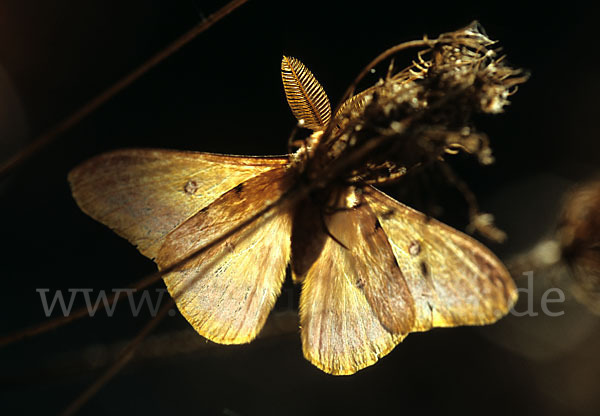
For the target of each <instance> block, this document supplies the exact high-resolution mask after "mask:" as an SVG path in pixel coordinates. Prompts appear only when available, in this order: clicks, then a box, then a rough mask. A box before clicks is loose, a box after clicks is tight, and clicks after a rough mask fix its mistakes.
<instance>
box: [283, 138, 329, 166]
mask: <svg viewBox="0 0 600 416" xmlns="http://www.w3.org/2000/svg"><path fill="white" fill-rule="evenodd" d="M322 136H323V131H322V130H319V131H315V132H314V133H313V134H311V135H310V136H308V137H307V138H305V139H302V140H297V141H295V142H294V145H297V146H298V150H296V151H295V152H294V153H292V155H291V157H290V161H291V162H292V166H293V167H294V168H296V169H298V171H299V172H304V169H305V168H306V163H307V162H308V160H310V159H311V158H312V156H313V154H314V152H315V149H316V148H317V145H318V144H319V141H320V140H321V137H322Z"/></svg>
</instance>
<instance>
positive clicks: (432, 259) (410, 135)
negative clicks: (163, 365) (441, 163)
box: [69, 23, 525, 375]
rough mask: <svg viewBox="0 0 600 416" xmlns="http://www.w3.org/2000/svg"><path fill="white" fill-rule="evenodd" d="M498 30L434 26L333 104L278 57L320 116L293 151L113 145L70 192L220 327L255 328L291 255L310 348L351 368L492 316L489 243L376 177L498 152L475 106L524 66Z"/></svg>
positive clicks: (499, 94)
mask: <svg viewBox="0 0 600 416" xmlns="http://www.w3.org/2000/svg"><path fill="white" fill-rule="evenodd" d="M493 44H494V42H492V41H491V40H490V39H488V37H487V36H486V35H485V34H484V33H483V32H482V31H481V29H480V27H479V25H478V24H477V23H473V24H471V25H470V26H468V27H466V28H464V29H461V30H458V31H456V32H451V33H447V34H443V35H441V36H440V37H438V38H437V39H435V40H427V39H425V40H423V41H422V42H420V43H419V45H420V46H421V47H422V50H421V51H420V52H419V53H418V55H417V59H416V61H415V62H413V64H412V65H410V66H409V67H408V68H406V69H404V70H401V71H396V69H395V68H394V67H393V66H392V65H390V68H389V71H388V73H387V75H386V76H385V77H384V78H383V79H381V80H380V81H379V82H378V83H376V84H375V85H373V86H371V87H370V88H367V89H366V90H364V91H362V92H361V93H358V94H356V95H354V96H352V97H351V98H349V99H347V100H346V101H345V102H343V103H342V105H340V106H339V109H338V110H337V111H336V112H335V113H332V110H331V106H330V104H329V100H328V98H327V95H326V94H325V92H324V90H323V88H322V87H321V85H320V84H319V83H318V82H317V80H316V79H315V77H314V76H313V75H312V74H311V72H310V71H309V70H308V69H307V68H306V67H305V66H304V65H303V64H302V63H301V62H300V61H298V60H297V59H294V58H291V57H284V58H283V61H282V65H281V69H282V77H283V85H284V89H285V94H286V97H287V100H288V103H289V105H290V107H291V109H292V112H293V113H294V115H295V116H296V118H297V119H298V121H299V123H300V124H301V125H302V126H303V127H306V128H308V129H311V130H312V131H313V134H312V135H310V137H308V138H306V139H304V140H302V141H299V142H296V143H297V144H298V146H297V147H298V149H297V150H296V151H295V152H293V153H290V154H289V155H286V156H283V157H240V156H225V155H216V154H207V153H196V152H180V151H170V150H155V149H132V150H117V151H114V152H110V153H107V154H102V155H99V156H97V157H94V158H92V159H91V160H88V161H86V162H84V163H83V164H81V165H80V166H78V167H76V168H75V169H73V171H72V172H71V173H70V174H69V182H70V184H71V188H72V192H73V196H74V198H75V200H76V201H77V203H78V205H79V206H80V207H81V209H82V210H83V211H84V212H86V213H87V214H89V215H90V216H91V217H93V218H94V219H96V220H98V221H100V222H102V223H104V224H106V225H107V226H109V227H110V228H111V229H113V230H114V231H115V232H116V233H118V234H119V235H121V236H123V237H124V238H126V239H128V240H129V241H130V242H131V243H133V244H135V245H136V246H137V248H138V249H139V251H140V252H141V253H142V254H143V255H145V256H146V257H148V258H150V259H153V260H154V261H155V262H156V263H157V265H158V267H159V269H161V270H163V271H164V272H165V274H164V275H163V278H164V281H165V284H166V286H167V288H168V290H169V292H170V294H171V296H172V297H173V298H174V300H175V302H176V304H177V307H178V308H179V310H180V311H181V313H182V314H183V315H184V316H185V318H186V319H187V320H188V321H189V322H190V324H191V325H192V326H193V327H194V328H195V330H196V331H197V332H198V333H199V334H200V335H202V336H204V337H206V338H208V339H210V340H212V341H214V342H217V343H222V344H241V343H247V342H250V341H252V340H253V339H254V338H255V337H256V336H257V334H258V333H259V332H260V330H261V328H262V327H263V325H264V323H265V321H266V319H267V316H268V315H269V312H270V311H271V309H272V308H273V306H274V304H275V301H276V299H277V297H278V295H279V294H280V291H281V286H282V284H283V281H284V278H285V275H286V268H287V266H288V264H289V265H290V266H291V271H292V277H293V279H294V281H295V282H297V283H299V284H302V294H301V299H300V326H301V337H302V346H303V351H304V355H305V357H306V358H307V359H308V360H309V361H310V362H311V363H313V364H314V365H316V366H317V367H319V368H320V369H322V370H323V371H325V372H327V373H331V374H336V375H338V374H353V373H355V372H356V371H358V370H360V369H362V368H365V367H367V366H369V365H371V364H373V363H375V362H376V361H377V360H378V359H379V358H380V357H382V356H384V355H385V354H387V353H388V352H390V351H391V350H392V349H393V348H394V346H396V345H397V344H398V343H399V342H400V341H401V340H402V339H403V338H404V337H405V336H406V335H407V334H408V333H410V332H415V331H426V330H428V329H430V328H433V327H448V326H456V325H483V324H489V323H492V322H495V321H496V320H498V319H499V318H500V317H502V316H503V315H505V314H506V313H507V312H508V311H509V309H510V308H511V306H512V305H513V303H514V302H515V300H516V297H517V292H516V290H515V286H514V283H513V281H512V279H511V277H510V275H509V274H508V272H507V270H506V269H505V267H504V266H503V265H502V263H501V262H500V261H499V260H498V259H497V258H496V257H495V256H494V255H493V254H492V253H491V252H490V251H489V250H488V249H487V248H485V247H484V246H483V245H481V244H480V243H478V242H477V241H475V240H474V239H472V238H470V237H468V236H466V235H464V234H462V233H461V232H459V231H456V230H454V229H452V228H451V227H448V226H446V225H444V224H441V223H440V222H438V221H436V220H434V219H431V218H428V217H427V216H425V215H424V214H422V213H420V212H417V211H415V210H413V209H411V208H409V207H407V206H405V205H403V204H401V203H400V202H398V201H395V200H393V199H392V198H390V197H388V196H387V195H385V194H384V193H382V192H380V191H378V190H377V189H375V188H374V187H373V186H372V185H373V184H385V183H389V182H392V181H395V180H397V179H398V178H400V177H401V176H402V175H404V174H405V173H406V172H407V171H408V170H409V169H412V168H414V167H415V166H418V165H422V164H425V163H429V162H432V161H436V160H439V159H440V158H442V157H443V156H444V155H445V154H447V153H454V152H456V151H458V150H463V151H466V152H469V153H473V154H476V155H477V156H478V157H479V159H480V161H481V162H483V163H489V162H490V161H491V160H492V158H491V152H490V149H489V146H488V140H487V137H486V136H485V135H484V134H483V133H481V132H478V131H477V130H476V129H475V128H474V127H473V126H472V125H471V122H470V115H471V114H472V113H476V112H488V113H496V112H500V111H502V108H503V106H504V105H505V104H506V103H507V97H508V96H509V95H510V93H511V92H512V91H513V89H514V88H513V87H514V86H515V85H516V84H518V83H521V82H523V81H524V80H525V76H522V75H521V73H520V71H519V70H515V69H512V68H510V67H509V66H507V64H506V63H505V60H504V59H503V57H499V56H498V55H497V53H496V51H495V50H494V49H492V45H493Z"/></svg>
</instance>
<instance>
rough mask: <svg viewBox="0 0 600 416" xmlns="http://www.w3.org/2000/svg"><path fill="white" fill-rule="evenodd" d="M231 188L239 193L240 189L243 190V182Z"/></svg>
mask: <svg viewBox="0 0 600 416" xmlns="http://www.w3.org/2000/svg"><path fill="white" fill-rule="evenodd" d="M233 190H234V191H235V192H236V193H238V194H241V193H242V191H243V190H244V183H243V182H242V183H240V184H239V185H238V186H236V187H235V188H233Z"/></svg>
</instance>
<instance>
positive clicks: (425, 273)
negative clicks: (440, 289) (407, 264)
mask: <svg viewBox="0 0 600 416" xmlns="http://www.w3.org/2000/svg"><path fill="white" fill-rule="evenodd" d="M419 265H420V266H421V273H422V274H423V276H424V277H428V276H429V267H427V263H425V262H424V261H422V262H421V263H420V264H419Z"/></svg>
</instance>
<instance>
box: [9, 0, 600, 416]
mask: <svg viewBox="0 0 600 416" xmlns="http://www.w3.org/2000/svg"><path fill="white" fill-rule="evenodd" d="M285 3H286V4H287V2H285ZM390 3H391V2H386V1H375V0H373V1H369V2H364V3H360V4H358V5H357V4H352V3H349V2H341V1H340V2H337V1H336V2H334V1H332V2H322V1H321V2H316V1H304V2H301V3H297V4H293V5H286V6H284V5H283V4H284V2H278V3H276V2H265V1H250V2H249V3H248V4H246V5H244V6H242V7H241V8H240V9H239V10H237V11H235V12H234V13H233V14H231V15H230V16H228V17H226V18H225V19H224V20H222V21H221V22H219V23H218V24H216V25H215V26H214V27H213V28H211V29H210V30H208V31H207V32H205V33H203V34H202V35H200V36H199V37H198V38H197V39H195V40H194V41H193V42H191V43H190V44H188V45H187V46H185V47H184V48H183V49H181V50H180V51H179V52H177V53H176V54H174V55H173V56H171V57H170V58H169V59H167V60H165V61H164V62H162V63H161V64H160V65H158V66H157V67H155V68H154V69H152V70H151V71H150V72H149V73H147V74H146V75H144V76H143V77H142V78H140V79H139V80H138V81H137V82H135V83H134V84H133V85H131V86H130V87H128V88H127V89H126V90H124V91H123V92H122V93H120V94H119V95H118V96H116V97H114V98H113V99H111V100H110V101H109V102H107V103H106V104H105V105H104V106H102V107H101V108H100V109H99V110H97V111H95V112H94V113H93V114H91V115H90V116H89V117H87V118H86V119H85V120H83V121H82V122H81V123H79V124H78V125H77V126H75V127H74V128H72V129H71V130H69V131H68V132H67V133H65V134H64V135H62V136H61V137H60V138H59V139H58V140H57V141H55V142H54V143H53V144H52V145H50V146H48V147H46V148H45V149H43V151H41V152H40V153H38V154H37V155H36V156H35V157H34V158H32V159H30V160H28V161H27V162H26V163H24V164H22V165H20V166H19V167H18V168H16V169H14V170H13V171H12V172H11V174H10V175H9V176H8V177H6V178H5V179H4V180H3V182H2V183H0V193H1V195H2V202H1V204H0V212H1V213H2V240H3V242H4V247H3V248H2V251H1V260H2V269H1V275H0V277H1V278H2V282H3V285H2V288H1V289H0V316H1V317H2V318H1V319H0V334H8V333H11V332H13V331H16V330H19V329H21V328H24V327H27V326H29V325H33V324H36V323H39V322H42V321H44V320H45V319H46V318H45V314H44V309H43V307H42V302H41V300H40V294H39V293H38V292H37V291H36V289H39V288H47V289H49V290H50V292H49V293H50V294H52V293H54V291H55V290H64V291H66V290H67V289H68V288H90V289H93V290H94V292H92V293H97V291H99V290H107V291H110V290H111V289H113V288H125V287H127V286H128V285H130V284H131V283H132V282H134V281H136V280H138V279H139V278H141V277H142V276H144V275H147V274H149V273H151V272H153V271H154V270H155V266H154V264H153V263H152V262H151V261H150V260H148V259H146V258H144V257H143V256H141V255H140V254H139V253H138V252H137V250H136V249H135V248H134V247H132V246H130V245H129V244H128V243H127V242H126V241H125V240H123V239H121V238H119V237H118V236H117V235H115V234H113V233H112V232H111V231H110V230H109V229H108V228H106V227H104V226H102V225H100V224H98V223H96V222H94V221H93V220H91V219H90V218H88V217H87V216H85V215H84V214H83V213H82V212H80V211H79V209H78V208H77V206H76V205H75V203H74V201H73V200H72V198H71V196H70V191H69V188H68V184H67V181H66V176H67V173H68V171H69V170H70V169H71V168H73V167H74V166H75V165H76V164H78V163H80V162H82V161H83V160H85V159H87V158H88V157H91V156H93V155H96V154H98V153H101V152H104V151H108V150H111V149H116V148H124V147H160V148H173V149H187V150H197V151H206V152H217V153H230V154H255V155H274V154H283V153H285V152H286V148H287V139H288V137H289V134H290V132H291V130H292V128H293V126H294V123H295V120H294V118H293V116H292V114H291V112H290V111H289V109H288V106H287V103H286V101H285V97H284V94H283V88H282V85H281V76H280V61H281V56H282V55H283V54H286V55H291V56H294V57H297V58H299V59H301V60H302V61H303V62H304V63H305V64H306V66H307V67H308V68H310V70H311V71H312V72H313V73H314V74H315V76H316V77H317V78H318V80H319V81H320V83H321V84H322V85H323V86H324V88H325V90H326V91H327V93H328V95H329V97H330V100H331V101H332V103H336V102H337V100H339V98H340V96H341V94H342V93H343V91H344V90H345V88H346V87H347V85H348V84H349V83H350V82H351V81H352V80H353V79H354V77H355V76H356V74H357V73H358V72H359V71H360V70H361V69H362V68H363V66H364V65H366V64H367V63H368V62H369V61H370V60H371V59H372V58H373V57H375V56H376V55H377V54H379V53H380V52H381V51H383V50H384V49H386V48H388V47H390V46H392V45H395V44H397V43H400V42H403V41H407V40H413V39H419V38H421V37H422V36H423V35H424V34H428V35H429V36H430V37H435V36H437V35H438V34H440V33H442V32H448V31H453V30H456V29H458V28H460V27H463V26H465V25H467V24H468V23H469V22H471V21H472V20H474V19H477V20H479V21H480V22H481V24H482V25H483V26H484V27H485V29H486V31H487V33H488V35H489V36H490V37H491V38H492V39H497V40H499V41H500V42H501V45H502V47H503V51H504V52H505V53H506V54H507V55H508V60H509V62H510V63H511V64H512V65H513V66H517V67H522V68H525V69H526V70H529V71H531V74H532V76H531V79H530V80H529V81H528V82H527V83H526V84H525V85H523V86H521V88H520V89H519V91H518V93H517V94H516V95H514V96H513V97H512V104H511V105H510V106H509V107H508V108H507V109H506V113H504V114H500V115H497V116H493V117H492V116H481V117H478V118H476V123H475V124H476V125H477V126H478V128H479V129H480V130H481V131H484V132H486V133H487V134H488V135H489V137H490V139H491V143H492V149H493V150H494V154H495V157H496V163H495V164H494V165H492V166H485V167H484V166H480V165H479V164H478V163H477V161H476V160H475V159H474V158H470V157H464V156H457V157H453V158H452V160H450V161H449V162H450V164H451V165H452V166H453V167H454V169H455V170H456V171H457V172H458V174H459V175H460V177H461V178H462V179H463V180H464V181H465V182H466V183H467V184H468V185H469V186H470V188H471V190H472V191H473V192H474V193H475V195H476V196H477V197H478V200H479V203H480V205H481V209H482V211H485V212H491V213H493V215H494V216H495V218H496V223H497V225H498V226H499V227H500V228H502V229H503V230H504V231H506V232H507V234H508V240H507V241H506V242H505V243H503V244H496V243H492V242H489V241H485V240H482V241H483V242H484V243H486V244H487V245H488V246H490V248H491V249H492V250H493V251H494V252H495V253H497V255H498V256H499V257H501V258H502V259H503V260H505V261H507V262H510V261H511V259H514V258H515V256H519V255H524V254H527V253H529V250H530V249H531V248H532V247H534V246H535V245H536V244H537V243H538V242H540V241H542V240H544V239H548V238H552V236H553V234H554V230H555V227H556V224H557V219H558V216H559V212H560V207H561V204H562V201H563V199H564V196H563V195H564V192H565V191H567V190H569V189H571V187H572V186H573V185H574V184H576V183H581V182H585V181H588V180H590V179H593V178H595V177H597V175H598V173H599V172H598V168H599V166H600V165H599V162H600V141H599V138H600V124H599V123H598V120H599V118H600V117H599V116H600V114H599V110H598V104H597V103H598V97H599V96H600V78H599V77H598V63H599V59H598V58H599V54H600V52H599V51H600V49H598V47H597V43H598V41H599V40H600V39H599V36H598V33H597V27H596V26H597V21H596V20H597V19H596V15H595V14H594V13H593V12H592V10H589V9H587V8H586V7H584V6H582V5H579V4H577V3H574V2H571V3H569V4H564V5H562V6H559V5H554V6H551V7H550V6H548V7H534V6H528V5H519V6H517V5H516V4H508V3H506V2H502V3H500V4H493V3H489V2H473V3H468V2H443V3H441V4H440V5H436V4H434V3H430V2H426V3H425V2H423V3H422V4H417V3H416V2H394V4H393V5H390ZM224 4H225V2H224V1H205V0H176V1H167V0H153V1H142V0H129V1H127V2H123V1H114V0H102V1H101V0H88V1H85V2H81V1H75V0H55V1H52V2H44V1H17V0H1V1H0V162H1V161H4V160H6V159H8V157H9V156H11V155H12V154H14V153H15V152H17V151H19V150H20V149H23V148H25V147H26V146H27V145H28V144H29V143H31V142H32V140H33V139H34V138H35V137H36V136H38V135H40V134H41V133H43V132H44V131H47V130H48V129H50V128H51V127H52V126H53V125H55V124H56V123H58V122H59V121H60V120H62V119H63V118H65V117H67V116H68V115H69V114H71V113H72V112H73V111H75V110H77V109H78V108H80V107H81V106H82V105H83V104H84V103H85V102H87V101H88V100H90V99H91V98H93V97H95V96H96V95H97V94H99V93H100V92H102V91H103V90H104V89H106V88H107V87H108V86H110V85H111V84H113V83H114V82H116V81H117V80H118V79H120V78H121V77H123V76H124V75H125V74H127V73H128V72H130V71H131V70H133V69H134V68H135V67H137V66H138V65H140V64H141V63H142V62H144V61H145V60H146V59H148V58H149V57H150V56H151V55H153V54H154V53H156V52H157V51H159V50H160V49H161V48H163V47H165V46H166V45H168V44H169V43H170V42H172V41H173V40H174V39H176V38H177V37H178V36H179V35H181V34H183V33H184V32H186V31H187V30H188V29H190V28H191V27H193V26H194V25H196V24H197V23H199V22H201V21H202V20H203V19H205V18H206V17H207V16H208V15H210V14H211V13H212V12H214V11H215V10H217V9H218V8H220V7H221V6H223V5H224ZM410 59H412V55H407V57H406V62H405V64H406V65H408V64H409V63H410ZM398 64H401V63H400V62H398ZM384 69H385V66H384V67H383V70H384ZM383 70H380V71H379V72H376V73H375V74H373V75H372V76H371V78H369V79H368V80H366V83H367V84H368V83H372V82H375V81H376V80H377V79H378V77H379V76H381V74H384V73H385V72H384V71H383ZM424 176H425V179H424ZM424 176H419V177H413V178H408V179H407V180H406V181H405V182H403V181H401V182H399V183H398V184H396V185H394V186H392V187H389V188H386V189H385V191H386V192H389V193H390V194H391V195H394V196H396V197H397V198H399V199H400V200H401V201H404V202H407V203H410V204H411V205H413V206H416V207H417V208H419V209H424V210H428V207H430V206H434V207H435V208H436V212H437V213H438V215H437V216H438V217H439V218H440V219H442V220H443V221H445V222H448V223H449V224H451V225H453V226H455V227H457V228H458V229H462V230H464V229H465V226H466V224H467V210H466V205H465V203H464V201H463V200H462V199H461V197H460V195H459V194H458V193H457V192H456V191H453V190H452V189H451V187H450V186H449V185H447V184H446V185H444V184H443V180H441V179H440V177H439V175H437V174H436V173H435V172H430V173H427V172H424ZM598 192H600V191H598ZM423 200H426V201H427V202H426V203H423V205H422V206H419V202H418V201H423ZM415 201H416V202H415ZM413 202H414V203H413ZM476 237H477V238H479V236H476ZM514 277H515V278H516V279H517V283H518V285H519V286H520V287H522V288H524V289H531V290H530V291H529V292H523V293H522V296H521V299H520V301H519V304H518V305H517V309H518V310H519V311H527V310H531V311H534V312H535V313H537V316H514V315H509V316H508V317H507V318H505V319H503V320H502V321H501V322H500V323H498V324H497V325H493V326H489V327H484V328H455V329H437V330H433V331H430V332H427V333H423V334H413V335H410V336H409V337H408V338H407V339H406V340H405V341H404V342H403V343H401V344H400V345H399V346H398V347H396V349H395V350H394V351H393V352H391V353H390V354H389V355H388V356H386V357H385V358H383V359H382V360H380V361H379V362H378V363H377V364H375V365H374V366H372V367H369V368H367V369H365V370H362V371H360V372H359V373H358V374H356V375H354V376H351V377H333V376H330V375H327V374H324V373H322V372H321V371H320V370H318V369H317V368H315V367H313V366H312V365H311V364H310V363H308V362H307V361H306V360H305V359H304V358H303V356H302V351H301V345H300V337H299V334H298V332H297V330H295V329H294V322H295V321H294V319H295V313H294V312H293V308H294V305H295V303H297V289H294V288H293V287H292V286H291V285H290V284H289V282H288V283H286V287H285V291H284V296H282V299H281V301H280V302H279V303H278V305H277V307H276V312H275V316H274V319H273V320H272V321H270V323H269V324H268V328H267V330H266V331H265V334H264V336H263V337H261V338H260V339H258V340H256V341H254V342H253V343H251V344H249V345H243V346H235V347H231V346H214V345H212V344H207V343H206V342H204V341H203V340H202V339H201V338H200V337H199V336H196V335H195V333H194V332H193V330H192V329H191V328H190V327H189V325H188V324H187V322H186V321H185V320H184V319H183V318H182V317H181V316H180V315H179V314H175V315H174V316H169V317H167V318H165V320H164V321H163V322H162V323H161V324H160V325H159V327H158V328H157V330H156V331H154V332H153V335H152V336H151V337H149V338H148V339H146V341H144V343H143V344H142V345H141V347H140V351H139V354H138V356H136V358H134V360H133V361H132V363H130V364H129V365H128V366H127V367H126V368H125V369H124V370H123V371H121V373H120V374H119V375H117V377H116V378H115V379H114V380H112V381H111V382H110V383H109V384H108V385H106V386H105V387H104V388H103V389H102V390H101V391H100V392H99V393H98V394H97V395H96V396H95V397H93V398H92V399H91V400H90V402H89V403H88V404H87V405H86V406H85V407H84V408H83V409H82V410H81V412H80V413H81V414H86V415H87V414H89V415H103V414H111V415H125V414H141V413H143V412H144V413H147V414H182V413H184V412H185V413H191V412H193V413H195V414H221V415H228V416H232V415H233V416H235V415H240V416H244V415H253V414H263V415H265V414H290V415H296V414H363V413H366V412H371V413H374V412H377V413H384V412H387V413H400V412H408V411H419V412H422V413H423V412H424V413H433V412H448V413H458V412H460V413H462V414H475V413H477V414H514V415H521V414H527V415H537V414H540V415H541V414H544V415H563V414H564V415H567V414H568V415H594V414H598V413H599V412H600V395H599V394H598V392H599V391H600V358H599V357H598V354H599V352H600V332H599V330H600V322H599V318H598V316H597V315H594V314H593V313H591V312H590V310H589V308H588V306H589V305H585V304H583V303H581V302H579V301H577V300H576V299H575V298H574V296H573V293H572V290H571V288H572V283H573V279H572V276H571V275H570V274H569V273H567V272H565V270H564V267H562V268H561V267H555V268H552V270H540V271H539V272H538V271H535V272H534V274H533V279H532V280H531V284H530V282H529V281H528V280H527V279H526V278H524V277H523V276H520V275H519V276H514ZM161 287H163V286H162V283H160V284H157V285H155V286H154V287H153V289H152V290H154V288H158V289H160V288H161ZM550 288H557V289H560V291H561V292H562V293H564V302H558V303H553V304H550V306H549V309H551V311H552V312H555V313H557V312H564V313H563V314H560V315H559V316H555V317H551V316H549V315H548V314H546V313H544V311H543V310H542V307H541V299H542V297H543V296H544V293H545V292H546V291H547V290H548V289H550ZM65 293H67V292H65ZM529 294H530V296H529ZM552 297H553V298H554V297H556V296H555V295H552ZM83 305H84V303H83V301H82V298H81V297H79V298H77V300H76V301H75V306H74V307H79V306H83ZM530 308H531V309H530ZM59 315H60V314H59V313H58V311H55V312H54V314H53V316H59ZM531 315H533V314H531ZM150 319H151V316H150V313H149V312H148V309H147V308H143V309H142V313H140V315H139V316H137V317H133V316H132V313H131V310H130V308H129V307H128V305H127V302H125V301H124V300H123V299H122V300H121V301H120V304H119V305H118V306H117V308H116V309H115V313H114V315H113V316H112V317H107V316H106V313H105V312H102V311H101V312H98V313H97V315H96V316H94V317H93V318H87V319H83V320H79V321H77V322H74V323H72V324H69V325H67V326H65V327H62V328H59V329H57V330H54V331H52V332H50V333H47V334H43V335H40V336H37V337H34V338H30V339H27V340H25V341H21V342H18V343H15V344H12V345H9V346H7V347H3V348H2V349H1V350H0V368H1V370H0V386H1V387H0V401H1V402H2V407H3V408H4V413H5V414H31V413H33V412H36V413H37V412H40V411H45V412H47V413H49V414H55V413H57V412H59V411H60V410H61V409H62V408H64V407H65V406H66V405H67V404H68V403H69V402H70V401H72V400H73V399H74V398H75V397H76V396H77V395H78V394H79V393H80V392H81V391H82V390H83V389H84V388H86V387H87V386H88V385H89V384H91V383H92V382H93V381H94V380H96V379H97V377H98V376H99V375H100V374H101V372H102V370H104V369H105V368H106V366H107V365H108V364H110V362H112V360H114V357H115V355H116V354H117V353H118V351H119V349H120V348H121V347H122V346H123V345H124V343H126V342H127V341H128V340H130V339H131V338H133V337H134V336H135V334H137V333H138V331H139V330H141V328H143V326H144V325H145V324H146V323H147V322H148V321H149V320H150ZM290 328H291V330H290Z"/></svg>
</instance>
